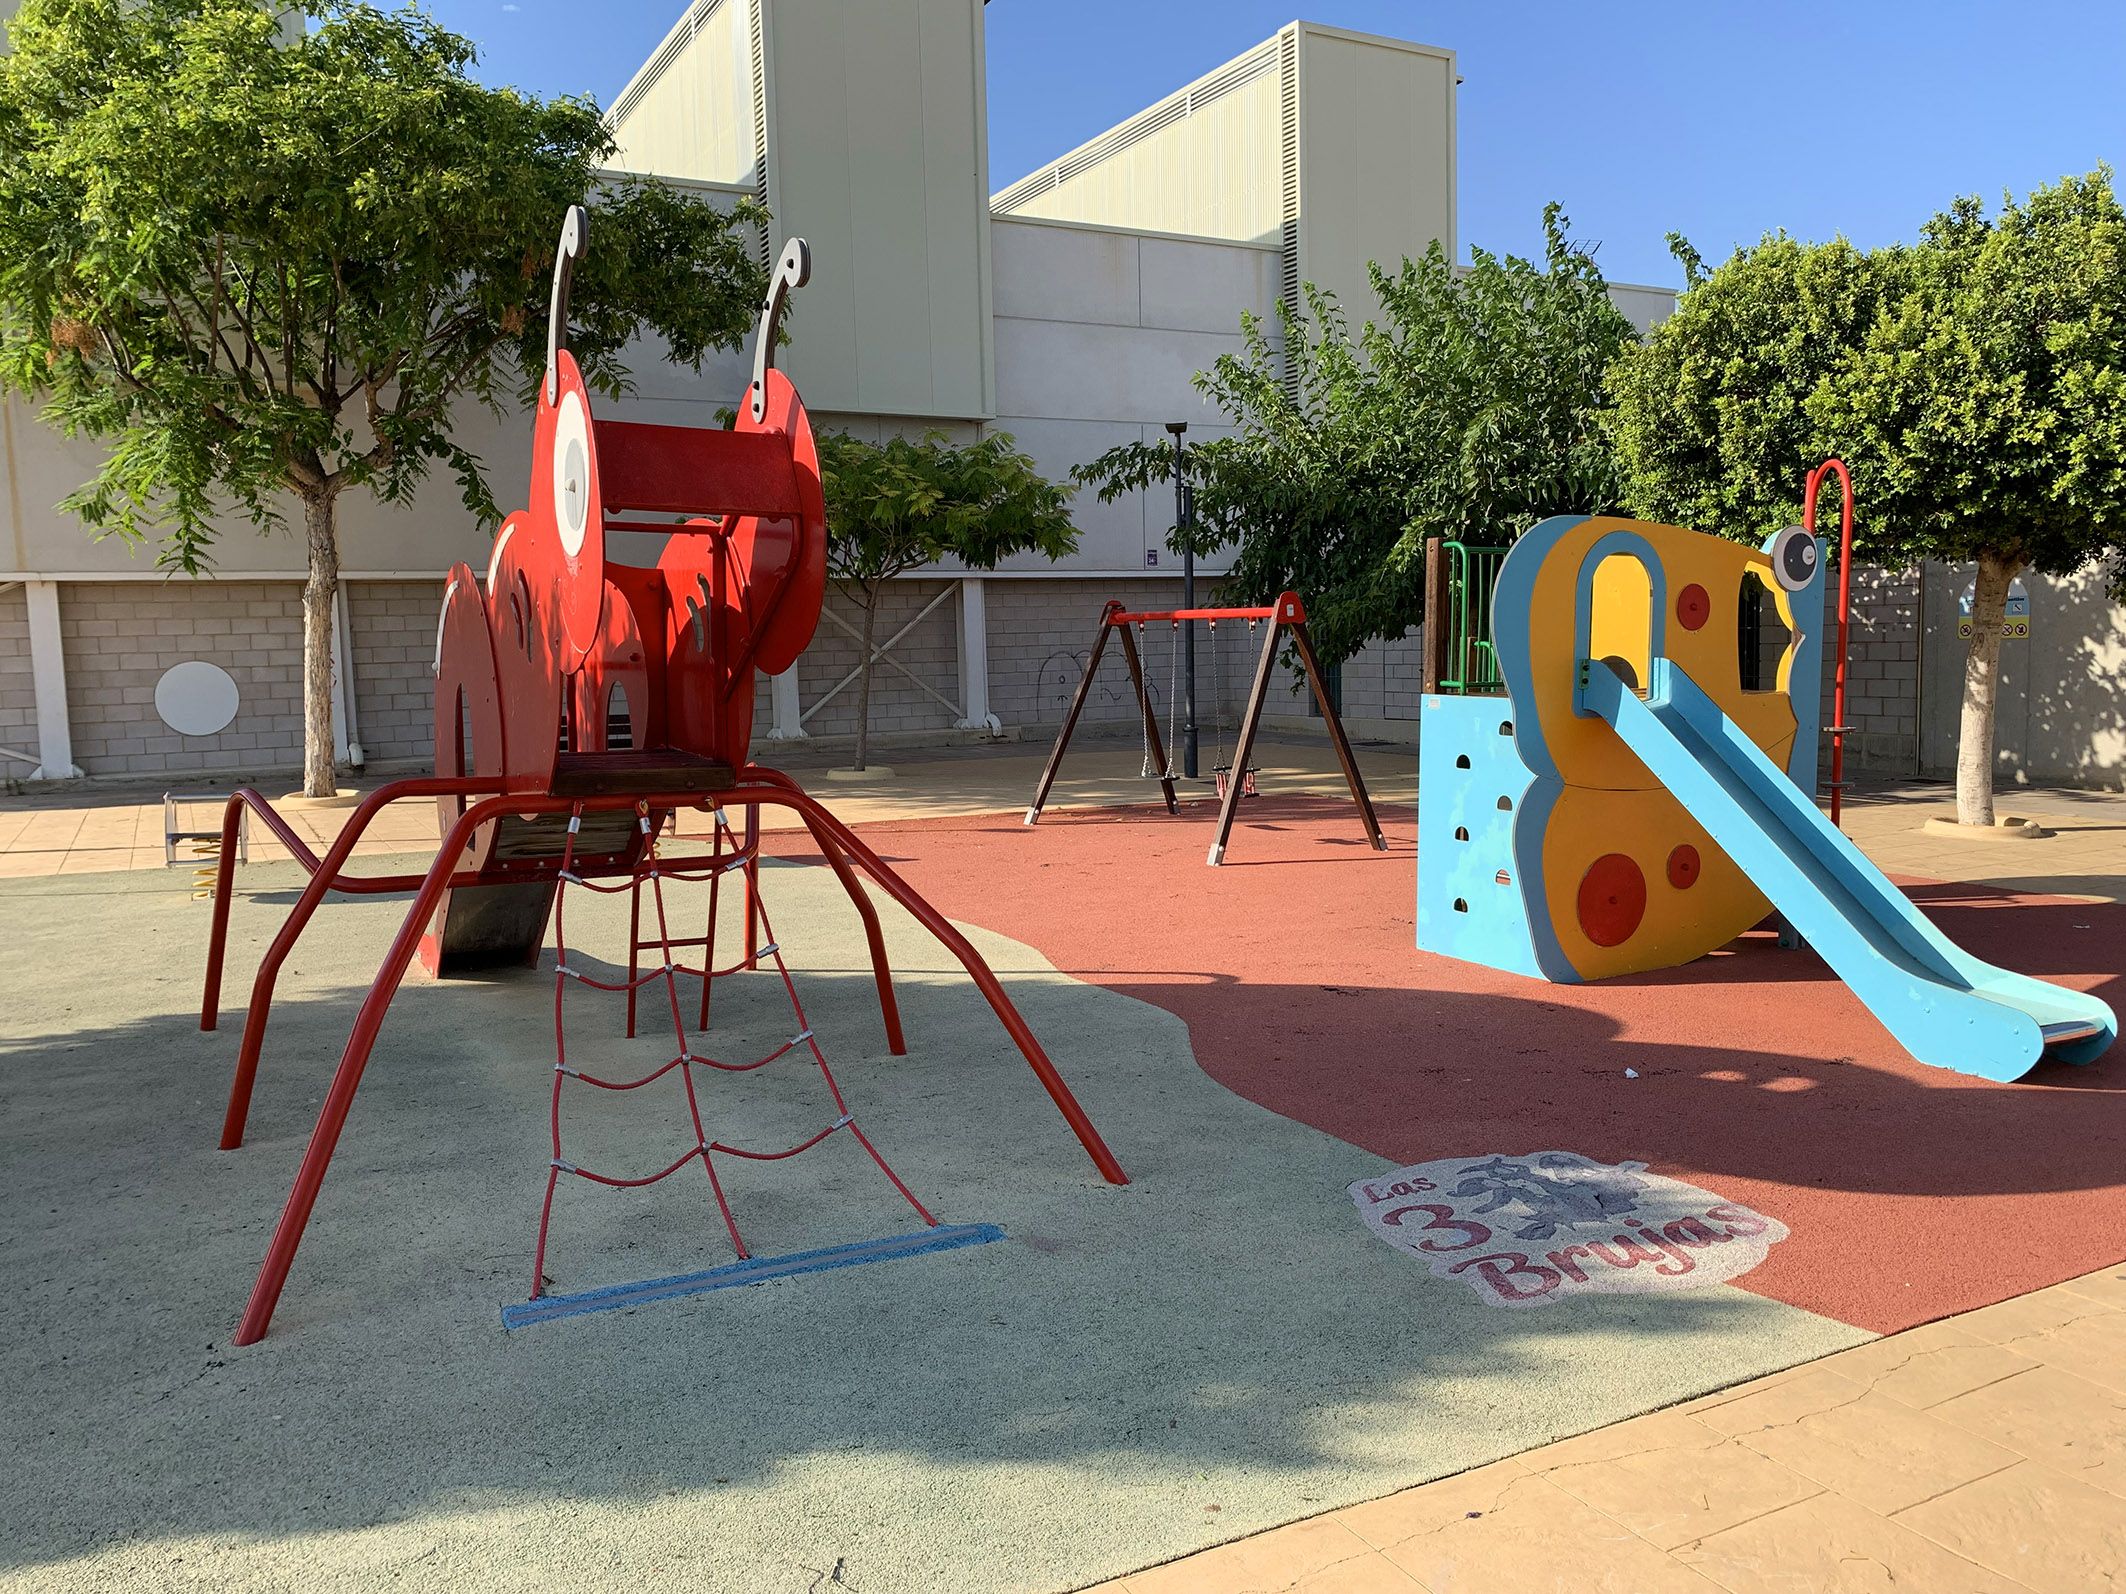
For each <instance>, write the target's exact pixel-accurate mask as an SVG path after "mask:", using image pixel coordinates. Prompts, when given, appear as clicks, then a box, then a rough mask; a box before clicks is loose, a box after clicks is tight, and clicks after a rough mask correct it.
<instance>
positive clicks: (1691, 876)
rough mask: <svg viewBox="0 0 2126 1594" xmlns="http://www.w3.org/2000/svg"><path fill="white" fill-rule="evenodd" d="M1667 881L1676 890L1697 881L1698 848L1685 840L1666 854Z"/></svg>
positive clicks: (1680, 889) (1683, 888)
mask: <svg viewBox="0 0 2126 1594" xmlns="http://www.w3.org/2000/svg"><path fill="white" fill-rule="evenodd" d="M1668 883H1669V884H1670V885H1672V886H1674V887H1675V888H1676V889H1677V890H1678V891H1687V890H1689V889H1690V888H1691V887H1692V886H1694V885H1696V884H1697V883H1698V849H1697V848H1696V847H1693V846H1692V845H1691V844H1690V843H1689V842H1687V841H1686V842H1685V843H1683V845H1682V846H1680V847H1678V848H1677V849H1676V850H1675V851H1674V852H1672V853H1670V854H1669V855H1668Z"/></svg>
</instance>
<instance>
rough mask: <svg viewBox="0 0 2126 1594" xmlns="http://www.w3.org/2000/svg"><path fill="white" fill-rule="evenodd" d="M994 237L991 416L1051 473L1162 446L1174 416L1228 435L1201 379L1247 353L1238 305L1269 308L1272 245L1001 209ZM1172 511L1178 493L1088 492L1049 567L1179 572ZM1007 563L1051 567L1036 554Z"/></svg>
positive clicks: (1195, 437)
mask: <svg viewBox="0 0 2126 1594" xmlns="http://www.w3.org/2000/svg"><path fill="white" fill-rule="evenodd" d="M993 232H994V253H995V261H996V293H997V306H996V307H997V325H996V346H997V418H996V422H995V424H996V426H997V427H999V428H1001V429H1002V430H1004V431H1008V432H1010V433H1011V434H1012V435H1013V436H1014V437H1016V438H1017V439H1018V442H1019V446H1020V447H1021V448H1023V449H1025V450H1026V451H1027V452H1028V453H1029V454H1031V455H1032V456H1033V458H1034V461H1035V463H1036V464H1038V465H1039V466H1040V468H1041V470H1042V471H1043V472H1044V473H1045V474H1046V475H1048V476H1050V477H1051V478H1053V479H1056V480H1067V479H1068V476H1069V472H1070V469H1071V467H1072V466H1074V465H1078V464H1082V463H1084V462H1085V461H1087V460H1090V459H1093V458H1095V457H1097V456H1098V455H1100V454H1101V453H1103V452H1105V451H1106V450H1107V449H1110V448H1113V447H1116V446H1117V445H1119V444H1122V443H1127V442H1137V441H1143V442H1159V443H1163V442H1165V441H1166V431H1165V425H1166V423H1167V422H1168V421H1187V422H1188V423H1189V440H1190V441H1191V442H1199V441H1202V440H1204V439H1207V438H1211V437H1216V436H1222V435H1225V434H1226V433H1228V432H1230V431H1231V428H1230V427H1228V426H1226V425H1224V424H1223V423H1222V420H1221V415H1220V412H1219V411H1218V410H1217V409H1216V408H1215V407H1214V406H1213V405H1211V404H1210V403H1209V402H1208V401H1206V400H1205V399H1204V397H1203V395H1202V394H1200V393H1198V392H1197V391H1196V388H1195V384H1194V379H1195V375H1196V373H1197V372H1198V371H1202V370H1206V369H1208V368H1209V367H1210V366H1211V365H1213V364H1214V363H1216V361H1217V359H1218V357H1219V356H1220V355H1221V354H1228V353H1237V352H1239V350H1240V348H1241V346H1242V345H1241V337H1240V317H1241V314H1242V312H1244V311H1253V312H1255V313H1256V314H1257V315H1269V314H1271V313H1272V306H1273V305H1274V303H1275V301H1276V296H1277V258H1278V257H1277V254H1276V252H1275V251H1274V250H1271V249H1266V248H1262V247H1258V246H1251V245H1242V244H1230V243H1219V242H1214V241H1210V240H1205V239H1196V238H1173V237H1162V236H1158V235H1152V234H1144V233H1133V232H1125V231H1120V230H1118V229H1114V228H1107V227H1090V226H1082V225H1073V224H1067V223H1051V222H1026V221H1007V220H1005V219H1003V218H1001V217H1000V218H998V219H997V221H996V222H995V224H994V229H993ZM1173 508H1174V506H1173V493H1172V490H1171V489H1170V488H1163V489H1159V490H1155V491H1153V492H1150V493H1144V494H1131V495H1130V496H1128V497H1126V498H1122V499H1118V500H1117V501H1116V502H1114V503H1112V504H1102V503H1101V502H1100V501H1099V500H1098V498H1097V497H1096V496H1095V495H1094V494H1093V493H1092V492H1091V491H1089V490H1087V491H1081V492H1080V493H1079V494H1078V496H1077V498H1076V499H1075V500H1074V501H1073V504H1072V515H1073V517H1074V518H1075V519H1076V521H1077V523H1078V527H1079V550H1078V553H1077V555H1076V557H1075V558H1072V559H1069V560H1066V561H1064V562H1062V563H1061V564H1060V565H1057V566H1055V567H1054V568H1056V569H1058V570H1065V571H1070V572H1072V573H1076V574H1092V573H1105V574H1112V575H1135V574H1138V573H1141V572H1142V571H1144V570H1145V569H1147V568H1151V567H1150V566H1148V564H1147V556H1148V555H1150V554H1154V553H1156V554H1157V555H1158V560H1159V562H1158V565H1157V567H1156V568H1159V569H1171V568H1172V565H1173V560H1174V556H1173V555H1172V554H1171V553H1168V552H1166V551H1165V549H1164V543H1165V540H1166V536H1167V532H1168V530H1169V529H1170V528H1171V527H1172V525H1173V523H1174V513H1173ZM1005 568H1006V569H1021V570H1047V569H1048V568H1050V567H1049V565H1048V562H1047V561H1046V560H1043V559H1039V558H1029V559H1019V560H1014V561H1011V562H1009V563H1007V565H1006V566H1005Z"/></svg>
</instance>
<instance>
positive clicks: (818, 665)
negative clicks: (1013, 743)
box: [754, 580, 960, 746]
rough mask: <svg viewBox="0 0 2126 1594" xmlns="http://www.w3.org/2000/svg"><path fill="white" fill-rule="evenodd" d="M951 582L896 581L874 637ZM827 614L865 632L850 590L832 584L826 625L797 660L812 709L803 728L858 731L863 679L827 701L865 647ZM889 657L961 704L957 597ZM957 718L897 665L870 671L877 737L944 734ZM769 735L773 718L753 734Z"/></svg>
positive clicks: (822, 732) (904, 620)
mask: <svg viewBox="0 0 2126 1594" xmlns="http://www.w3.org/2000/svg"><path fill="white" fill-rule="evenodd" d="M952 586H953V583H951V582H948V581H943V580H916V581H895V582H891V583H889V584H888V586H887V588H886V590H885V592H884V593H883V594H882V595H881V597H880V600H879V615H878V631H877V636H876V639H875V640H876V641H877V642H878V643H884V642H885V641H886V640H887V639H888V638H889V637H891V636H892V635H893V634H894V633H895V632H896V631H898V630H900V629H901V627H902V626H904V625H906V624H908V622H909V621H911V620H914V619H915V617H916V615H917V614H918V613H920V612H921V610H922V609H923V607H924V606H925V605H926V604H928V603H929V602H930V601H931V599H933V598H936V597H938V596H939V595H940V594H942V593H947V592H949V591H950V590H951V588H952ZM828 615H833V616H836V617H838V618H839V619H841V620H844V621H846V622H847V623H848V624H849V625H850V626H852V627H854V628H855V629H856V630H858V631H861V630H862V629H863V624H864V615H863V610H862V609H861V608H859V607H858V606H857V604H856V603H855V601H854V600H853V599H852V597H851V596H850V594H848V593H847V592H844V591H842V590H840V589H839V588H837V587H831V586H830V587H829V588H828V591H827V602H826V613H825V614H822V615H821V617H820V622H819V630H818V632H817V633H816V634H815V635H814V637H813V639H812V645H811V646H810V647H808V648H806V649H805V651H804V654H803V656H802V657H801V658H799V659H798V661H797V665H796V670H797V681H798V693H799V698H800V701H801V702H802V703H803V704H804V707H805V709H806V710H807V711H808V713H809V717H808V718H807V719H806V720H805V722H804V728H805V732H806V734H807V735H811V736H847V735H853V734H854V733H855V731H856V692H857V683H856V682H854V681H851V682H850V683H849V684H848V685H847V686H845V687H843V688H842V690H841V691H840V692H838V693H836V694H835V695H834V696H833V697H832V698H831V699H828V700H827V701H825V702H824V703H822V702H821V701H820V700H821V698H823V697H824V696H825V694H826V693H827V692H828V691H829V690H830V689H832V688H833V686H834V685H835V684H836V683H837V682H838V681H840V680H841V678H842V677H843V676H844V675H846V674H848V673H849V672H850V671H851V670H853V669H855V668H856V664H857V660H858V657H859V655H860V652H861V650H860V648H859V646H858V644H857V640H856V638H855V637H853V636H851V635H850V634H849V633H848V632H847V631H845V630H843V629H842V628H841V627H840V626H839V625H836V624H835V623H834V621H833V620H832V619H829V618H828ZM887 658H889V659H892V660H895V661H897V662H898V663H900V664H901V665H903V666H905V667H906V668H907V669H909V670H911V671H913V672H914V673H915V675H916V676H917V677H919V678H920V679H921V680H922V681H924V682H925V683H927V684H928V685H929V686H930V687H932V688H933V689H934V690H936V691H938V692H941V693H942V694H944V695H945V696H946V697H948V698H951V699H953V700H954V701H955V702H957V701H958V681H959V666H960V642H959V609H958V605H957V601H956V599H955V598H953V597H950V596H948V597H946V598H945V601H944V602H943V603H940V604H939V605H938V606H937V607H936V608H935V609H932V610H931V611H930V613H929V614H928V615H926V616H924V617H923V619H922V620H921V621H920V622H918V623H917V625H916V627H915V629H914V630H912V631H910V632H909V633H908V635H907V637H906V638H904V639H903V640H902V641H900V642H899V643H896V644H895V645H894V648H893V650H892V652H890V653H889V654H888V655H887ZM955 718H956V716H955V714H954V713H953V711H952V710H950V709H948V708H946V707H945V705H944V704H942V703H940V702H938V701H937V699H935V698H933V697H931V696H929V695H928V694H927V693H925V692H923V691H922V690H921V689H920V688H918V687H917V686H916V685H915V684H914V683H913V682H911V681H909V679H908V678H907V677H906V676H904V675H902V674H901V673H900V671H899V670H897V669H895V668H893V666H892V665H890V664H887V663H885V662H883V661H882V662H880V663H879V664H878V665H877V666H876V667H875V668H874V670H873V672H872V677H871V730H872V733H873V734H874V735H886V734H891V733H895V732H900V731H935V732H939V733H943V732H946V731H949V730H951V729H952V726H953V722H954V720H955ZM766 736H767V720H766V718H765V717H762V718H761V720H760V723H759V725H758V727H757V728H756V730H755V732H754V741H755V745H756V746H758V745H760V744H761V743H763V742H764V741H765V740H766Z"/></svg>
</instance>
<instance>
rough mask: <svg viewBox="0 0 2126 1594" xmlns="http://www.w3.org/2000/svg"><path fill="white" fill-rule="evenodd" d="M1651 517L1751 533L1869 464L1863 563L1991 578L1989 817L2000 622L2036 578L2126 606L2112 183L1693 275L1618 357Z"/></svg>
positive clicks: (2123, 261) (1975, 749)
mask: <svg viewBox="0 0 2126 1594" xmlns="http://www.w3.org/2000/svg"><path fill="white" fill-rule="evenodd" d="M1613 381H1614V385H1615V388H1616V392H1617V398H1618V405H1617V411H1616V430H1617V439H1618V452H1619V456H1620V458H1621V459H1622V461H1623V462H1624V470H1625V476H1626V483H1627V486H1626V494H1627V499H1628V501H1629V502H1630V503H1631V504H1632V507H1633V508H1634V509H1635V510H1637V511H1638V512H1640V513H1642V514H1645V515H1648V516H1651V517H1654V518H1660V519H1675V520H1681V521H1683V522H1684V523H1686V524H1699V525H1706V526H1710V527H1714V528H1717V529H1720V530H1722V531H1726V532H1728V533H1730V534H1732V535H1735V536H1739V537H1745V538H1748V539H1751V540H1754V539H1755V538H1756V537H1757V536H1759V535H1761V534H1762V532H1763V531H1765V530H1767V529H1769V528H1771V527H1772V526H1775V525H1777V524H1780V523H1781V522H1784V521H1791V520H1793V519H1796V518H1798V515H1799V511H1800V507H1801V506H1800V502H1799V493H1800V486H1801V481H1802V477H1803V475H1804V473H1805V471H1806V470H1807V468H1808V466H1809V465H1810V464H1812V463H1814V462H1815V461H1816V460H1818V459H1821V458H1823V457H1825V456H1826V455H1829V454H1838V455H1841V456H1842V457H1843V458H1844V459H1845V460H1846V462H1847V464H1848V465H1849V466H1851V468H1852V471H1853V480H1854V490H1855V495H1856V499H1857V515H1856V519H1855V525H1854V549H1855V555H1856V557H1866V558H1868V559H1871V560H1874V561H1877V562H1880V563H1883V564H1886V565H1890V566H1892V567H1894V568H1905V567H1909V566H1910V565H1912V564H1914V563H1916V562H1917V561H1919V560H1921V559H1936V560H1944V561H1950V562H1955V563H1969V564H1973V565H1975V566H1976V575H1975V582H1974V593H1973V601H1972V621H1973V625H1972V635H1971V640H1970V644H1969V647H1968V649H1967V651H1966V654H1965V664H1964V686H1963V702H1962V715H1961V724H1960V727H1959V736H1958V745H1957V780H1956V787H1957V791H1956V798H1957V818H1958V819H1959V820H1960V821H1961V822H1963V823H1965V824H1970V825H1991V824H1992V823H1993V774H1994V711H1995V704H1996V699H1997V694H1998V687H1999V678H2000V632H2001V617H2002V613H2003V610H2004V607H2005V604H2006V600H2007V596H2008V587H2009V583H2010V582H2011V581H2012V580H2013V579H2014V578H2015V576H2016V574H2017V573H2018V572H2020V571H2022V570H2025V569H2036V570H2039V571H2041V572H2043V573H2045V574H2048V575H2053V576H2071V575H2074V574H2077V573H2079V572H2081V571H2084V570H2087V569H2088V568H2090V567H2091V566H2093V565H2098V564H2104V565H2107V566H2108V571H2109V575H2110V580H2111V587H2112V591H2113V593H2114V595H2115V596H2118V597H2119V598H2121V600H2122V601H2126V531H2122V529H2121V528H2122V527H2126V214H2122V212H2121V209H2120V206H2119V202H2118V199H2117V197H2116V195H2115V194H2114V193H2113V190H2112V183H2111V174H2110V173H2109V171H2107V170H2098V171H2095V172H2092V173H2090V174H2088V175H2087V176H2084V177H2071V178H2067V179H2064V180H2063V181H2061V182H2059V183H2057V184H2055V185H2053V186H2052V187H2049V188H2043V189H2039V190H2038V191H2037V192H2036V193H2034V194H2032V195H2031V196H2030V197H2029V198H2028V199H2027V200H2025V201H2022V202H2020V203H2018V202H2016V201H2014V200H2012V199H2010V200H2005V201H2004V202H2003V204H2002V206H2001V209H2000V210H1999V211H1998V212H1997V213H1996V214H1994V215H1992V216H1988V215H1987V214H1986V213H1985V211H1984V208H1983V207H1982V206H1981V205H1980V204H1979V202H1978V201H1976V200H1973V199H1964V200H1959V201H1958V202H1957V203H1956V204H1955V205H1953V206H1952V207H1951V208H1950V209H1949V210H1947V211H1945V212H1943V213H1942V214H1941V215H1939V216H1937V217H1935V218H1934V220H1933V221H1932V222H1930V223H1929V224H1928V225H1927V226H1926V228H1925V229H1924V231H1923V232H1922V233H1921V236H1920V239H1919V241H1918V242H1917V243H1914V244H1911V245H1908V246H1900V247H1892V248H1887V249H1883V250H1879V251H1876V252H1873V253H1868V254H1864V253H1862V252H1860V251H1857V250H1855V249H1853V248H1852V247H1851V246H1850V245H1847V244H1845V243H1843V242H1838V243H1832V244H1823V245H1816V246H1803V245H1798V244H1795V243H1793V242H1791V241H1790V240H1787V239H1784V238H1778V237H1774V238H1769V239H1767V240H1766V241H1765V242H1764V243H1763V244H1762V245H1760V246H1759V247H1758V248H1757V249H1754V250H1744V251H1741V252H1739V253H1738V254H1737V255H1736V256H1735V258H1734V259H1732V260H1730V261H1728V262H1727V263H1726V264H1724V265H1722V266H1721V267H1720V268H1719V269H1718V270H1716V271H1714V272H1713V273H1711V274H1710V275H1709V276H1705V277H1703V278H1702V279H1701V280H1698V281H1695V282H1694V283H1693V285H1692V286H1691V287H1690V288H1689V290H1688V291H1687V292H1686V293H1685V294H1684V295H1683V298H1682V299H1681V301H1680V302H1679V303H1678V305H1677V313H1676V315H1675V316H1674V317H1673V318H1672V319H1671V320H1669V321H1667V322H1664V323H1663V324H1662V325H1661V326H1660V327H1659V328H1657V329H1656V331H1655V334H1654V336H1653V338H1652V339H1650V340H1649V341H1648V343H1647V344H1646V345H1644V346H1643V347H1642V348H1641V349H1639V350H1637V351H1635V352H1634V353H1632V354H1630V355H1628V356H1627V357H1626V358H1625V359H1624V360H1622V361H1621V362H1620V363H1619V366H1618V369H1617V371H1616V373H1615V376H1614V378H1613Z"/></svg>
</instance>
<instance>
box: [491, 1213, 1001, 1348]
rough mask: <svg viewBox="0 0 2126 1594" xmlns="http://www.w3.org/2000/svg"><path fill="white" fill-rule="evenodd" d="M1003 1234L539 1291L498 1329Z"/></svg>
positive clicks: (853, 1246)
mask: <svg viewBox="0 0 2126 1594" xmlns="http://www.w3.org/2000/svg"><path fill="white" fill-rule="evenodd" d="M1003 1238H1004V1231H1003V1230H1002V1229H1000V1228H998V1227H997V1225H995V1224H994V1223H948V1224H944V1225H941V1226H940V1227H938V1228H935V1229H918V1230H916V1231H915V1232H914V1233H913V1234H895V1235H889V1236H888V1237H886V1238H885V1239H882V1240H856V1241H852V1242H850V1243H849V1244H847V1245H828V1246H822V1247H820V1248H819V1249H818V1250H816V1251H793V1252H791V1253H790V1254H789V1255H787V1256H756V1257H748V1258H747V1259H746V1260H745V1261H742V1262H726V1263H724V1264H723V1265H722V1266H721V1267H712V1268H709V1269H706V1270H705V1271H703V1272H700V1273H681V1274H677V1275H675V1276H673V1277H671V1278H662V1279H644V1280H642V1281H641V1282H639V1283H635V1284H608V1285H604V1286H603V1287H601V1288H599V1289H595V1290H582V1291H579V1292H577V1293H576V1294H573V1295H542V1296H540V1297H539V1298H538V1299H537V1300H531V1301H519V1302H516V1303H514V1304H512V1305H509V1306H505V1307H503V1308H502V1326H503V1327H504V1328H529V1327H531V1326H532V1325H533V1324H534V1323H545V1322H551V1321H552V1320H553V1319H555V1318H557V1317H578V1316H581V1315H582V1314H583V1313H585V1312H613V1311H618V1310H620V1309H621V1308H622V1307H628V1306H647V1305H650V1304H651V1303H653V1302H656V1301H670V1300H677V1299H679V1298H680V1297H683V1296H688V1295H705V1294H707V1293H708V1292H709V1291H710V1290H728V1289H735V1288H737V1287H739V1286H740V1285H744V1284H764V1283H766V1282H767V1281H768V1280H770V1279H781V1278H791V1277H794V1276H795V1275H797V1274H800V1273H825V1272H829V1271H831V1270H833V1269H835V1268H840V1267H856V1266H858V1265H860V1264H862V1263H865V1262H892V1261H897V1260H898V1259H899V1258H901V1257H904V1256H922V1255H925V1254H927V1253H928V1252H931V1251H957V1250H960V1249H961V1248H963V1247H965V1246H970V1245H987V1244H988V1243H989V1242H990V1241H991V1240H1001V1239H1003Z"/></svg>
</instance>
